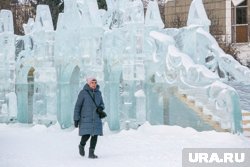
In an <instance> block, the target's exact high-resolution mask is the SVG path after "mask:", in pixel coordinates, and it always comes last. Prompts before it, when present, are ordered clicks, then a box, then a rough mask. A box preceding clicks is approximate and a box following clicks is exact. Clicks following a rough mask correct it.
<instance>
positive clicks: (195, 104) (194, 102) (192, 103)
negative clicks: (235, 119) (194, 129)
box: [175, 91, 230, 132]
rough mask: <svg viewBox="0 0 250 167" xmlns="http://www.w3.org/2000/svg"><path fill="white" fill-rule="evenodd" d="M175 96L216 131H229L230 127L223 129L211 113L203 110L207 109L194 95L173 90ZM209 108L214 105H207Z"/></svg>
mask: <svg viewBox="0 0 250 167" xmlns="http://www.w3.org/2000/svg"><path fill="white" fill-rule="evenodd" d="M175 96H176V97H177V98H178V99H179V100H181V101H182V102H183V103H184V104H186V105H187V106H188V107H189V108H191V109H192V111H194V112H195V113H196V115H198V116H199V117H200V118H201V119H202V120H203V121H204V122H205V123H207V124H208V125H210V126H211V127H212V128H213V129H214V130H216V131H218V132H230V129H224V128H222V127H221V125H220V123H219V122H218V121H216V120H215V119H214V118H213V116H212V114H211V115H210V114H206V113H205V111H206V110H208V109H207V108H205V107H204V106H202V105H201V104H200V102H199V99H196V98H195V97H194V96H190V95H188V94H186V93H183V92H179V91H177V92H175ZM209 106H210V109H213V107H214V105H209Z"/></svg>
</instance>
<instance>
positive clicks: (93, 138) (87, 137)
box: [80, 135, 97, 149]
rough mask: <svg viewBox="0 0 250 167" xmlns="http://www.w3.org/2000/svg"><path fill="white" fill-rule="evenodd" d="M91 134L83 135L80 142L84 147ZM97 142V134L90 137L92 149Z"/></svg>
mask: <svg viewBox="0 0 250 167" xmlns="http://www.w3.org/2000/svg"><path fill="white" fill-rule="evenodd" d="M89 137H90V135H83V136H82V139H81V142H80V144H81V145H82V146H83V147H84V146H85V145H86V142H87V141H88V140H89ZM96 143H97V135H94V136H91V139H90V147H89V148H90V149H95V146H96Z"/></svg>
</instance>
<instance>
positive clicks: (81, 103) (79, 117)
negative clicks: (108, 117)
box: [74, 84, 104, 136]
mask: <svg viewBox="0 0 250 167" xmlns="http://www.w3.org/2000/svg"><path fill="white" fill-rule="evenodd" d="M88 92H89V93H90V94H89V93H88ZM90 95H92V97H94V100H95V102H96V105H97V106H101V107H103V109H104V103H103V99H102V93H101V91H100V90H99V85H97V86H96V89H95V90H92V89H91V88H90V87H89V85H88V84H85V86H84V87H83V89H82V90H81V91H80V93H79V95H78V98H77V101H76V104H75V110H74V121H79V135H80V136H83V135H86V134H89V135H91V136H93V135H103V128H102V121H101V119H100V118H99V115H98V114H97V113H96V105H95V103H94V102H93V100H92V99H91V97H90Z"/></svg>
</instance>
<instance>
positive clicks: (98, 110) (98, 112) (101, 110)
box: [96, 106, 103, 114]
mask: <svg viewBox="0 0 250 167" xmlns="http://www.w3.org/2000/svg"><path fill="white" fill-rule="evenodd" d="M96 112H97V114H100V113H101V112H103V108H102V107H101V106H99V107H97V109H96Z"/></svg>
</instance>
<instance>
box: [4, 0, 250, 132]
mask: <svg viewBox="0 0 250 167" xmlns="http://www.w3.org/2000/svg"><path fill="white" fill-rule="evenodd" d="M106 2H107V5H108V10H107V11H105V10H99V9H98V6H97V2H96V1H95V0H91V1H89V0H64V7H65V8H64V13H60V14H59V18H58V22H57V29H56V30H54V29H53V24H52V18H51V14H50V10H49V7H48V6H46V5H39V6H38V7H37V12H36V13H37V15H36V18H35V19H32V18H30V19H29V20H28V23H27V24H24V25H23V28H24V31H25V35H24V36H17V35H15V34H14V31H13V18H12V13H11V12H10V11H8V10H1V12H0V60H1V61H0V62H1V64H0V76H1V77H0V78H1V79H0V83H1V84H0V122H5V123H11V122H20V123H28V124H36V123H39V124H45V125H50V124H54V123H56V122H58V123H59V124H60V125H61V127H62V128H68V127H70V126H72V123H73V110H74V105H75V101H76V98H77V95H78V92H79V90H80V89H82V87H83V85H84V83H85V78H86V77H87V76H89V75H91V76H96V77H97V79H98V82H99V84H100V86H101V90H102V92H103V96H104V101H105V105H106V109H105V111H106V112H107V114H108V117H107V119H106V120H104V121H106V122H107V123H108V126H109V128H110V129H111V130H120V129H126V128H136V127H138V126H140V125H141V124H143V123H144V122H145V121H148V122H150V123H151V124H168V125H180V126H184V127H186V126H191V127H194V128H196V129H198V130H206V129H215V130H218V131H230V132H241V131H242V113H241V110H242V109H241V105H240V100H239V95H238V93H237V92H236V91H235V89H234V88H232V87H231V86H229V85H228V84H227V83H228V82H232V81H236V82H241V83H247V84H248V83H250V70H249V69H248V68H246V67H244V66H241V65H240V64H239V63H238V62H237V61H235V60H234V59H233V58H232V57H231V56H230V55H227V54H225V53H224V52H223V50H222V49H220V48H219V46H218V44H217V42H216V40H215V39H214V38H213V36H211V34H210V33H209V26H210V20H209V19H208V18H207V15H206V12H205V9H204V7H203V3H202V0H193V2H192V4H191V6H190V10H189V16H188V21H187V26H186V27H183V28H180V29H175V28H166V29H164V24H163V22H162V20H161V17H160V13H159V8H158V4H157V1H156V0H154V1H150V2H149V4H148V8H147V11H146V14H145V16H144V8H143V4H142V2H141V0H106Z"/></svg>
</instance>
